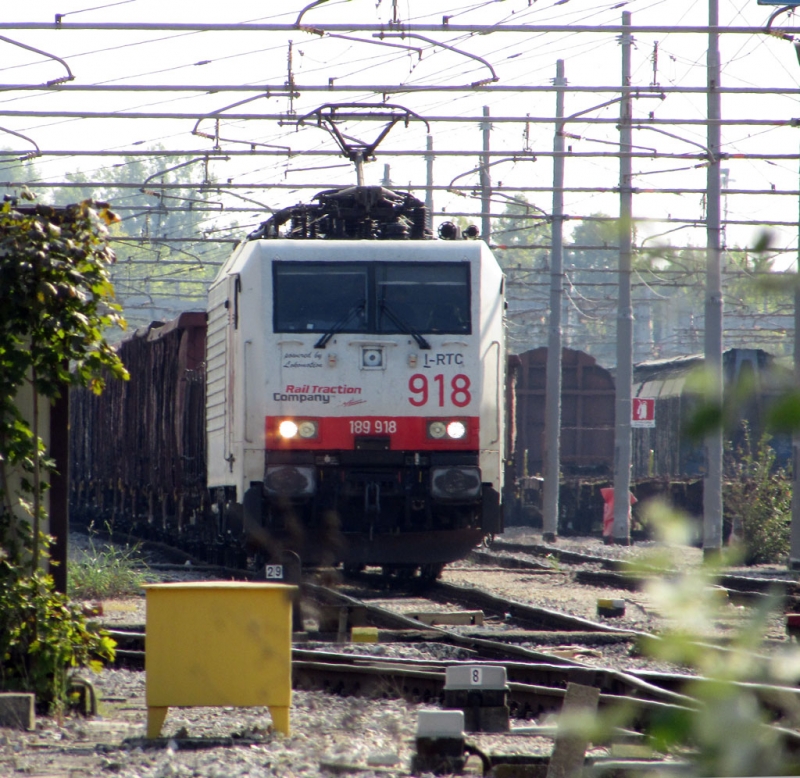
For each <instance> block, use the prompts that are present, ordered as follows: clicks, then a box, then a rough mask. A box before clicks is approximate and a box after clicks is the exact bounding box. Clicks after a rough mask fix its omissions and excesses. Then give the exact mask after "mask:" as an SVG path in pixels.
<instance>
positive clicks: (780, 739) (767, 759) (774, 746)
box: [610, 457, 800, 776]
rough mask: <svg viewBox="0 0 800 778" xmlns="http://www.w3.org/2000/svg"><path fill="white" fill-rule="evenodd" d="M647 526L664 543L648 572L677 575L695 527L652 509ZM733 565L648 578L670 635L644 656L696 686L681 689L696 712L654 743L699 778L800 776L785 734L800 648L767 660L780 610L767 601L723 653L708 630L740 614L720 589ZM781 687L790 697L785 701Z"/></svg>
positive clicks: (675, 716) (651, 733)
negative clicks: (678, 670) (730, 613)
mask: <svg viewBox="0 0 800 778" xmlns="http://www.w3.org/2000/svg"><path fill="white" fill-rule="evenodd" d="M767 458H768V457H767ZM648 521H649V522H650V523H651V525H653V526H654V527H656V528H658V530H659V533H660V537H661V543H660V547H659V549H658V551H656V552H654V553H653V554H652V555H650V556H648V557H647V558H646V559H645V560H642V561H641V572H642V573H643V574H645V573H647V572H649V571H651V570H652V568H653V567H657V568H673V569H674V567H675V565H674V564H673V561H674V559H675V558H680V557H681V556H682V555H683V553H684V552H683V549H685V548H686V546H687V545H690V543H691V520H690V519H688V518H686V517H683V516H681V515H679V514H677V513H676V512H675V511H674V510H672V509H671V508H669V507H667V506H665V505H663V504H651V505H650V506H649V510H648ZM725 561H726V560H724V559H719V560H718V561H717V563H716V564H714V563H709V562H706V563H704V564H703V565H702V566H699V567H697V568H694V569H691V568H690V569H688V570H687V569H686V566H685V560H684V564H683V568H684V572H683V573H682V574H681V575H679V576H677V575H671V576H669V577H658V578H653V577H652V576H649V578H648V581H649V583H648V584H647V586H646V594H647V597H648V600H649V602H650V603H651V607H653V608H654V609H655V610H657V611H658V612H659V613H660V614H661V615H662V616H663V617H664V618H665V620H666V621H667V623H668V625H669V626H668V627H667V628H666V629H665V630H664V631H663V632H662V633H661V634H660V635H659V636H658V637H657V638H651V639H647V640H645V641H644V642H643V644H642V649H643V650H644V651H645V652H646V653H647V654H649V655H650V656H652V657H654V658H656V659H658V660H660V661H666V662H671V663H673V664H675V665H677V666H680V667H684V668H687V669H688V670H689V671H690V672H691V673H696V674H697V677H696V678H694V679H693V680H690V681H688V682H687V684H686V686H685V687H684V688H683V689H681V692H682V693H684V694H686V695H687V696H689V697H691V698H692V700H693V701H694V702H687V704H686V705H684V706H682V707H680V708H673V709H672V710H671V711H669V712H668V713H666V714H665V715H663V716H660V717H659V718H657V719H655V720H654V721H653V724H652V726H651V727H650V729H649V730H648V732H647V735H648V737H649V739H650V743H651V746H652V747H653V748H654V749H655V750H656V751H658V752H660V753H662V754H666V755H670V756H673V757H678V758H682V759H684V760H685V761H688V762H689V763H690V765H691V769H690V771H689V774H691V775H714V776H725V775H731V776H734V775H797V774H798V773H797V770H798V767H800V763H798V760H797V757H796V755H794V754H793V753H792V749H791V744H790V743H789V742H788V741H786V740H785V739H784V736H783V734H784V733H782V732H781V729H780V728H783V729H784V730H786V729H796V728H797V727H798V725H800V710H798V709H797V706H796V703H795V699H794V694H793V693H792V689H791V687H793V686H796V684H797V681H798V679H800V654H799V653H798V651H797V648H796V645H793V644H787V649H786V650H785V651H782V652H779V653H773V654H772V656H770V657H766V656H765V651H764V649H763V646H762V643H763V640H764V636H765V635H766V634H767V632H768V631H769V629H770V628H772V629H774V628H775V623H776V621H778V622H780V621H781V620H782V619H781V614H780V612H779V602H778V600H777V599H775V600H772V599H769V598H767V599H766V600H765V602H764V603H763V604H761V605H760V606H759V607H757V608H753V610H752V611H751V614H750V615H749V617H748V618H747V619H746V621H745V622H744V623H743V624H742V626H741V627H740V628H738V629H737V630H736V631H735V634H733V636H732V638H731V639H730V641H729V642H727V644H726V646H725V647H724V648H723V649H720V648H717V647H715V646H714V645H712V643H711V641H710V640H709V632H710V626H711V625H713V624H714V623H715V621H717V620H718V619H719V618H720V617H721V616H722V614H721V609H722V608H732V607H733V606H731V605H728V604H726V600H725V599H724V598H721V597H720V596H719V593H720V589H719V588H718V587H717V586H716V584H717V581H718V577H719V572H720V568H719V565H721V564H724V563H725ZM759 684H763V685H768V686H770V687H771V688H770V689H769V690H766V689H763V688H759V686H758V685H759ZM781 686H787V687H789V688H788V689H787V692H786V693H783V692H782V691H781V689H780V688H779V687H781ZM613 716H614V718H613V719H610V721H611V722H612V723H613V724H619V723H620V717H621V712H620V711H617V712H615V713H614V714H613Z"/></svg>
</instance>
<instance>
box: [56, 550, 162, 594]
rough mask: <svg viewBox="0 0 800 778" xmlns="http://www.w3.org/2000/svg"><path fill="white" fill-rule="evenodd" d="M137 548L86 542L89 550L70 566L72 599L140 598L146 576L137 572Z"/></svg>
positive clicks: (140, 571)
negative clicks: (138, 596) (136, 596)
mask: <svg viewBox="0 0 800 778" xmlns="http://www.w3.org/2000/svg"><path fill="white" fill-rule="evenodd" d="M138 550H139V549H138V547H136V546H134V547H130V546H125V547H123V548H120V547H118V546H106V545H103V544H101V543H98V542H96V541H95V539H94V537H92V536H90V538H89V548H88V549H87V550H85V551H83V552H81V553H80V555H79V556H78V558H77V559H76V560H75V561H74V562H72V563H70V567H69V591H70V593H71V594H72V596H73V597H77V598H88V599H108V598H110V597H125V596H129V595H132V594H140V593H141V587H142V585H143V584H145V583H147V581H148V580H149V576H148V575H147V573H145V572H143V571H142V570H141V569H139V564H140V561H139V559H138Z"/></svg>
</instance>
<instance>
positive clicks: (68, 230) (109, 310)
mask: <svg viewBox="0 0 800 778" xmlns="http://www.w3.org/2000/svg"><path fill="white" fill-rule="evenodd" d="M113 219H114V216H113V214H112V213H111V212H110V211H109V210H108V208H107V207H105V206H97V207H96V206H95V205H94V204H93V203H91V202H83V203H80V204H78V205H72V206H68V207H66V208H62V209H56V208H53V207H51V206H41V205H36V206H31V207H27V208H14V207H12V204H11V203H10V202H6V203H4V204H3V205H2V207H1V208H0V656H2V657H3V662H0V682H2V683H3V685H6V684H9V683H12V684H14V683H16V684H20V685H22V686H23V687H24V688H28V689H32V690H33V691H36V692H37V693H42V694H43V695H44V697H45V698H48V699H50V700H51V701H54V702H58V701H63V699H64V696H65V694H66V669H65V668H66V667H67V666H70V665H77V664H80V663H83V662H85V661H87V660H88V658H89V657H90V655H91V654H93V653H94V654H99V655H101V656H105V657H109V656H111V655H112V654H113V643H111V642H109V640H108V639H107V637H104V636H102V635H98V634H93V633H89V632H88V631H87V630H86V628H85V625H84V624H83V620H82V616H81V615H80V613H79V612H78V611H77V610H76V609H74V608H73V607H71V606H70V605H69V603H68V601H67V600H66V597H64V596H63V595H59V594H57V593H56V592H54V590H53V581H52V577H50V576H48V575H45V574H44V573H43V571H42V570H40V568H39V561H40V557H41V546H42V543H43V542H45V543H46V539H45V538H43V537H42V533H41V531H40V528H41V522H42V520H43V519H44V518H45V514H44V510H43V508H42V497H43V495H44V492H45V490H46V488H47V482H46V474H47V472H48V471H49V470H50V469H51V468H52V463H51V462H50V461H49V460H47V459H46V458H45V457H44V451H45V445H44V442H43V441H42V439H41V437H40V434H39V401H40V398H43V399H44V400H46V401H47V400H49V401H53V400H54V399H55V398H57V397H58V396H59V394H60V393H61V392H62V391H64V390H65V389H66V387H67V386H69V385H70V384H79V385H83V386H90V387H91V388H92V389H93V390H94V391H98V392H99V391H101V390H102V387H103V384H104V378H103V374H104V371H107V372H110V374H111V375H113V376H115V377H117V378H125V377H127V372H126V371H125V368H124V367H123V365H122V363H121V361H120V360H119V358H118V357H117V355H116V353H115V352H114V350H113V349H112V348H111V347H110V346H109V345H108V343H107V342H106V340H105V338H104V337H103V335H102V330H103V329H104V328H106V327H109V326H111V325H112V324H123V323H124V322H123V320H122V318H121V316H120V315H119V306H117V305H116V304H115V303H113V302H112V299H113V287H112V286H111V283H110V276H109V268H110V266H111V264H112V262H113V260H114V255H113V252H112V251H111V250H110V249H109V247H108V244H107V229H106V224H105V222H110V221H112V220H113ZM26 392H27V393H29V395H30V397H31V402H30V403H29V405H30V407H31V408H32V413H31V418H30V419H28V418H26V417H25V415H23V413H22V412H21V411H20V409H19V405H20V399H21V397H22V396H23V395H24V393H26ZM12 476H15V478H12ZM15 483H16V484H17V488H14V486H13V485H14V484H15ZM26 515H27V517H28V518H25V516H26ZM26 571H27V572H26Z"/></svg>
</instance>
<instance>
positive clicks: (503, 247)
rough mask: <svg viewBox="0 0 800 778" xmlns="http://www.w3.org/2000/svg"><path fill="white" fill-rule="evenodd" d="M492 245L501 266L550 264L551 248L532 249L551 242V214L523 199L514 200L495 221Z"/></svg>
mask: <svg viewBox="0 0 800 778" xmlns="http://www.w3.org/2000/svg"><path fill="white" fill-rule="evenodd" d="M492 242H493V244H495V245H496V248H495V256H496V257H497V261H498V262H499V263H500V266H501V267H503V268H512V267H519V268H533V267H535V266H540V267H541V266H542V265H543V264H545V263H546V260H547V257H548V255H549V251H548V249H544V248H531V247H532V246H538V245H541V244H544V245H547V244H548V243H550V222H549V220H548V217H547V214H546V213H545V212H544V211H542V209H541V208H539V207H537V206H535V205H533V203H530V202H528V201H527V200H526V199H525V198H523V197H516V198H514V199H512V200H511V201H510V202H509V203H508V204H507V205H506V208H505V211H504V212H503V215H502V216H501V217H500V218H499V219H497V220H496V222H495V226H494V230H493V231H492Z"/></svg>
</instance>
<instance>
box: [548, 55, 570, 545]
mask: <svg viewBox="0 0 800 778" xmlns="http://www.w3.org/2000/svg"><path fill="white" fill-rule="evenodd" d="M555 84H556V86H560V87H562V88H561V89H559V90H558V92H556V132H555V137H554V140H553V149H554V151H555V154H554V156H553V220H552V222H551V227H550V229H551V231H552V237H551V241H550V243H551V246H552V248H551V249H550V323H549V328H548V337H547V379H546V384H547V385H546V387H545V402H544V488H543V494H542V514H543V518H542V528H543V537H544V540H546V541H553V540H555V539H556V537H557V535H558V491H559V484H560V476H561V468H560V456H561V448H560V434H561V300H562V298H563V285H564V270H563V264H564V257H563V235H562V231H563V227H564V155H563V151H564V122H563V121H561V120H562V119H563V117H564V87H566V85H567V79H566V78H564V60H563V59H560V60H558V62H557V63H556V80H555Z"/></svg>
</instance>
